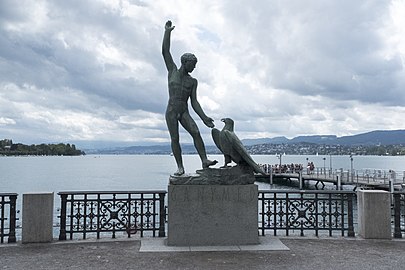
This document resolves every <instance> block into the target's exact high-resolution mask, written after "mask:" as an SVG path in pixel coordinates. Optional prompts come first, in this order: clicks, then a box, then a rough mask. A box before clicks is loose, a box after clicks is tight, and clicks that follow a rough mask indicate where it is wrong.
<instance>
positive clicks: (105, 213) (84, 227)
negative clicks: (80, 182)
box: [58, 191, 166, 240]
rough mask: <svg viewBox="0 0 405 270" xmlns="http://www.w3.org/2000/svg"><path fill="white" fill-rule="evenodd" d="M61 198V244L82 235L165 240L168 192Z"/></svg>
mask: <svg viewBox="0 0 405 270" xmlns="http://www.w3.org/2000/svg"><path fill="white" fill-rule="evenodd" d="M58 194H59V195H60V198H61V209H60V232H59V240H66V238H67V235H68V236H69V238H70V239H73V235H74V234H76V235H77V234H81V235H82V238H83V239H86V237H87V236H88V234H93V235H94V234H95V235H96V236H97V239H99V238H100V235H101V234H112V238H115V237H116V233H117V232H126V234H127V235H128V237H131V234H135V233H137V232H138V231H139V232H140V236H141V237H143V236H144V233H145V232H151V234H152V236H156V234H158V236H159V237H164V236H165V220H166V208H165V195H166V191H144V192H143V191H128V192H112V191H108V192H59V193H58Z"/></svg>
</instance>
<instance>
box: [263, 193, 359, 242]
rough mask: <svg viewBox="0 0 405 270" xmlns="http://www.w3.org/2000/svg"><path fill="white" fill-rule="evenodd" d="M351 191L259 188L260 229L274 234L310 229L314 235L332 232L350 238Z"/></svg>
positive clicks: (352, 222) (302, 231)
mask: <svg viewBox="0 0 405 270" xmlns="http://www.w3.org/2000/svg"><path fill="white" fill-rule="evenodd" d="M355 194H356V193H355V192H352V191H285V190H280V191H277V190H274V191H273V190H272V191H259V231H261V234H262V235H265V232H266V231H272V232H273V233H274V235H275V236H276V235H277V234H278V233H285V235H286V236H288V235H290V234H292V233H297V232H298V233H299V234H300V236H304V232H306V231H313V232H314V233H315V235H316V236H319V234H320V233H322V232H326V233H327V234H329V236H332V235H333V234H334V232H335V233H336V232H338V233H340V234H341V235H342V236H345V233H346V232H347V236H349V237H353V236H354V235H355V233H354V226H353V224H354V219H353V206H354V199H355Z"/></svg>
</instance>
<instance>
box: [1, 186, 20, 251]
mask: <svg viewBox="0 0 405 270" xmlns="http://www.w3.org/2000/svg"><path fill="white" fill-rule="evenodd" d="M16 202H17V194H16V193H0V243H4V239H5V238H6V237H7V238H8V240H7V241H8V243H14V242H16V237H15V228H16V221H17V211H16Z"/></svg>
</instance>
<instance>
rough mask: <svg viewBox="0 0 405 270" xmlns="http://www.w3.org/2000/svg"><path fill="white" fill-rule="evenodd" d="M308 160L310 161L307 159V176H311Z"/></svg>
mask: <svg viewBox="0 0 405 270" xmlns="http://www.w3.org/2000/svg"><path fill="white" fill-rule="evenodd" d="M308 160H309V159H308V158H307V164H305V166H307V174H309V166H308V165H309V164H308Z"/></svg>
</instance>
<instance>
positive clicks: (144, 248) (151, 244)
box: [139, 237, 289, 252]
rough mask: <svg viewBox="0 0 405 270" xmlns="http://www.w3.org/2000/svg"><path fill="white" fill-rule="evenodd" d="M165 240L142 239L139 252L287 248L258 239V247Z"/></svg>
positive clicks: (274, 241)
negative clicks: (180, 244) (178, 243)
mask: <svg viewBox="0 0 405 270" xmlns="http://www.w3.org/2000/svg"><path fill="white" fill-rule="evenodd" d="M166 242H167V239H166V238H144V239H142V240H141V247H140V249H139V252H198V251H286V250H289V248H288V247H287V246H286V245H284V244H283V243H282V242H281V241H280V239H278V238H271V237H260V238H259V244H258V245H241V246H184V247H178V246H168V245H167V244H166Z"/></svg>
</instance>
